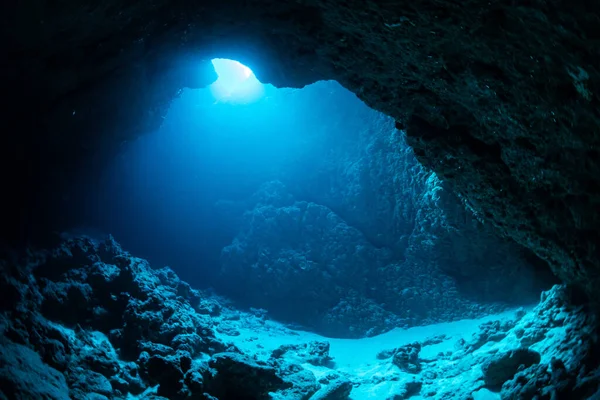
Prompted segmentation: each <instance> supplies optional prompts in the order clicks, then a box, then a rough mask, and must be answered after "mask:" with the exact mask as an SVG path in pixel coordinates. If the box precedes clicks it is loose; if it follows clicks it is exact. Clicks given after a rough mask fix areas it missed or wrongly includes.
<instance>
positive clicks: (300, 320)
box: [64, 58, 554, 337]
mask: <svg viewBox="0 0 600 400" xmlns="http://www.w3.org/2000/svg"><path fill="white" fill-rule="evenodd" d="M211 63H212V65H213V66H214V69H215V72H216V77H217V78H216V80H215V81H214V82H212V83H211V84H210V85H208V86H207V87H204V88H200V89H186V90H184V91H183V92H182V93H181V95H180V96H179V97H178V98H177V99H175V100H174V101H173V102H172V104H171V106H170V108H169V111H168V113H167V114H166V115H165V117H164V121H163V122H162V124H161V127H160V129H158V130H157V131H156V132H153V133H150V134H147V135H144V136H142V137H140V138H138V139H137V140H135V141H131V142H128V143H125V144H124V145H123V146H122V148H121V149H120V152H119V154H118V155H117V156H116V157H114V159H113V161H112V162H111V163H110V164H109V166H108V167H107V168H106V169H105V171H104V172H103V174H102V179H101V180H100V181H99V182H98V183H97V184H94V185H91V186H89V185H88V186H87V187H86V188H85V190H84V192H85V193H84V195H83V196H80V198H81V197H83V200H82V201H81V202H80V203H79V204H78V206H77V207H78V208H79V210H80V214H81V215H80V217H79V218H78V220H79V221H83V224H80V225H78V226H71V227H69V228H70V229H68V232H69V233H65V234H64V236H66V237H73V236H75V235H79V234H88V235H89V236H93V237H96V238H99V237H101V236H104V235H105V234H108V233H110V234H112V235H113V236H114V237H115V238H116V240H117V241H118V242H119V243H121V244H122V245H123V247H124V248H125V249H126V250H128V251H131V252H132V253H133V254H135V255H137V256H140V257H143V258H145V259H148V260H149V261H150V262H151V264H152V265H154V266H163V265H168V266H170V267H171V268H172V269H173V270H174V271H175V272H176V273H177V274H178V275H179V276H180V277H181V279H183V280H185V281H187V282H189V283H190V284H191V285H192V286H193V287H197V288H202V289H208V288H211V289H214V290H215V291H216V293H219V294H221V295H224V296H226V297H228V298H230V299H232V300H233V301H235V302H236V304H237V306H238V307H242V308H256V309H264V310H266V311H267V312H268V313H269V315H270V316H271V317H272V318H275V319H277V320H280V321H283V322H286V323H292V324H298V325H299V326H303V327H304V328H305V329H308V330H313V331H315V332H318V333H320V334H325V335H328V336H331V337H361V336H373V335H376V334H378V333H382V332H386V331H389V330H390V329H394V328H397V327H410V326H415V325H426V324H431V323H435V322H443V321H448V320H454V319H459V318H475V317H480V316H483V315H486V314H488V313H491V312H496V311H501V310H504V309H509V308H511V307H516V306H522V305H528V304H532V303H533V302H535V301H536V300H537V299H538V297H539V293H540V291H541V290H542V289H545V288H548V287H549V286H550V285H551V283H553V282H554V278H553V277H552V276H551V274H550V273H549V271H548V268H547V266H546V265H545V264H544V263H543V262H540V261H539V260H537V259H536V257H535V256H534V257H531V254H530V253H529V252H528V250H526V249H524V248H522V247H520V246H518V245H516V244H515V243H513V242H511V241H509V240H506V239H501V238H499V237H497V235H496V233H495V232H494V231H493V229H491V227H490V226H487V225H485V224H482V223H481V222H480V221H479V220H478V219H477V217H476V216H475V215H474V214H472V213H471V211H469V210H467V209H466V208H465V207H464V205H463V201H462V199H461V198H460V197H458V196H457V195H456V194H454V193H453V191H452V190H451V188H450V187H449V186H448V185H447V184H446V183H445V182H444V181H443V180H441V179H439V178H438V177H437V176H436V175H435V173H433V172H431V171H429V170H427V169H426V168H424V167H423V166H421V165H420V163H419V162H418V161H417V160H416V158H415V156H414V154H413V152H412V150H411V149H410V148H409V146H408V145H407V144H406V142H405V137H404V132H403V131H400V130H398V129H396V125H395V123H394V121H393V120H392V119H391V118H389V117H387V116H385V115H383V114H381V113H379V112H377V111H374V110H372V109H371V108H370V107H368V106H367V105H365V104H364V103H363V102H362V101H361V100H359V99H358V98H357V97H356V96H355V95H354V94H353V93H352V92H350V91H348V90H347V89H345V88H344V87H342V86H341V85H340V84H339V83H337V82H335V81H319V82H316V83H314V84H311V85H308V86H306V87H304V88H302V89H292V88H276V87H274V86H272V85H270V84H263V83H261V82H260V81H259V80H258V79H257V77H256V76H255V75H254V73H253V72H252V70H251V69H250V68H249V67H247V66H245V65H243V64H241V63H240V62H237V61H234V60H230V59H220V58H216V59H213V60H212V61H211ZM68 212H69V213H70V214H74V212H75V211H74V209H73V205H72V204H70V206H69V209H68ZM532 259H535V262H532ZM515 282H516V283H515ZM450 303H453V306H452V307H449V306H448V304H450Z"/></svg>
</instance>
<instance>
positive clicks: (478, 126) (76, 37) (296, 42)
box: [0, 0, 600, 298]
mask: <svg viewBox="0 0 600 400" xmlns="http://www.w3.org/2000/svg"><path fill="white" fill-rule="evenodd" d="M1 14H2V28H1V29H2V36H3V40H2V41H1V43H0V46H1V47H0V50H1V51H2V54H3V57H2V59H3V61H2V63H1V68H2V69H1V70H2V77H3V78H2V83H1V85H2V86H1V89H2V92H3V93H4V94H5V100H6V101H5V102H4V103H5V104H3V107H2V119H3V123H4V125H5V126H6V127H11V128H10V129H9V132H7V134H5V135H3V136H2V146H1V148H2V154H1V156H2V157H1V159H2V165H1V166H2V179H3V182H5V193H8V195H6V196H4V197H3V200H2V202H3V207H2V209H3V218H4V220H5V224H4V226H3V237H5V238H6V239H13V240H15V239H22V238H26V237H27V234H28V232H26V231H23V230H22V229H21V227H22V226H23V222H24V221H29V223H30V226H31V224H32V223H34V225H37V227H36V229H37V230H40V231H44V230H48V229H50V228H51V227H52V226H54V225H55V224H56V223H57V221H53V220H52V218H51V216H52V212H51V210H52V208H53V207H55V206H56V204H59V203H60V200H61V198H62V197H63V196H66V195H68V189H69V187H71V183H72V182H73V180H74V179H75V177H76V171H82V170H83V169H82V167H83V166H84V165H85V166H87V168H91V167H92V166H93V165H94V164H95V163H96V162H97V163H100V164H101V163H102V162H103V161H105V160H106V158H107V157H108V155H110V154H111V152H112V151H114V149H115V148H116V147H118V145H119V143H121V142H122V141H123V140H127V139H131V138H133V137H135V136H136V135H139V134H143V133H144V132H148V131H150V130H152V129H154V128H155V127H156V126H157V125H158V124H160V121H161V119H162V117H163V116H164V112H165V110H166V108H167V107H168V103H169V101H170V99H171V98H172V97H173V96H175V95H176V94H177V92H178V91H179V90H180V89H181V88H182V87H184V86H189V87H197V86H202V85H206V84H207V83H209V82H210V80H211V79H213V77H214V75H211V73H210V72H206V73H202V72H201V71H202V68H209V59H210V58H211V57H213V56H221V57H229V58H234V59H238V60H240V61H242V62H244V63H247V64H248V65H250V66H251V67H252V68H253V69H254V70H255V71H256V73H257V75H258V77H259V78H260V79H261V80H263V81H265V82H272V83H274V84H276V85H280V86H296V87H299V86H302V85H304V84H307V83H310V82H314V81H316V80H319V79H335V80H337V81H339V82H340V83H341V84H342V85H344V86H345V87H347V88H349V89H351V90H352V91H353V92H355V93H356V94H357V95H358V96H359V97H360V98H361V99H363V100H364V101H365V102H366V103H367V104H368V105H370V106H371V107H373V108H375V109H378V110H380V111H383V112H384V113H386V114H388V115H390V116H392V117H393V118H395V120H396V121H397V123H398V126H399V127H401V128H405V129H406V132H407V141H408V143H409V145H411V146H412V147H413V148H414V150H415V154H416V156H417V158H418V159H419V160H420V161H421V162H422V163H423V164H424V165H426V166H428V167H430V168H432V169H433V170H434V171H435V172H436V173H437V174H438V176H439V177H440V178H442V179H444V180H446V181H448V182H450V183H451V184H452V187H453V190H455V191H456V192H457V193H459V194H460V195H461V196H463V197H464V198H465V199H467V200H468V202H469V204H470V206H471V207H472V208H474V209H475V210H477V212H478V213H480V214H481V215H482V216H483V218H485V219H486V220H487V221H490V222H491V223H493V224H494V225H495V226H496V227H497V228H498V229H500V230H501V231H502V232H505V233H507V234H508V235H510V236H511V237H513V238H514V239H515V240H516V241H517V242H519V243H521V244H523V245H525V246H527V247H529V248H530V249H532V250H533V251H534V252H535V253H536V254H538V255H539V256H541V257H543V258H544V259H546V260H548V261H549V262H550V264H551V266H552V267H553V269H554V270H555V272H556V273H557V274H558V275H559V276H560V277H561V278H562V279H563V280H565V281H566V282H569V283H573V284H576V285H577V286H578V287H580V288H582V289H584V291H585V292H586V293H587V294H588V295H591V296H592V297H593V298H596V297H597V295H598V292H597V291H594V290H593V288H594V287H596V286H597V284H598V283H599V280H600V278H599V274H598V268H599V263H600V248H599V247H598V246H597V243H598V242H599V239H600V237H599V235H600V234H599V233H598V232H599V231H598V229H597V227H598V223H599V222H600V221H599V220H600V212H599V211H598V210H599V209H600V207H599V203H600V178H599V177H600V166H599V163H598V159H599V158H600V157H599V156H600V151H599V144H600V135H599V134H598V121H599V118H600V115H599V113H600V111H598V110H599V109H600V108H599V107H598V90H599V88H600V73H599V71H598V68H597V65H596V60H597V57H598V55H599V53H600V45H599V44H598V40H597V39H598V37H599V36H600V31H599V29H598V26H599V24H598V19H599V14H600V5H598V4H595V3H590V2H587V1H583V0H582V1H568V2H567V1H560V0H557V1H552V2H546V1H530V2H526V3H521V4H519V5H515V4H514V2H512V1H508V0H499V1H494V2H488V1H485V2H484V1H479V0H473V1H470V2H467V3H464V2H462V3H460V4H457V3H455V2H452V1H445V0H442V1H439V0H423V1H417V2H406V1H399V2H394V3H389V2H375V1H360V2H356V1H317V0H306V1H305V0H302V1H279V2H276V3H272V2H270V1H266V0H254V1H250V2H248V1H239V0H227V1H221V2H216V3H202V4H197V3H191V2H186V1H175V2H166V1H160V0H159V1H153V2H149V3H143V4H142V3H127V4H125V3H121V2H117V1H110V2H104V3H102V4H101V5H99V4H97V3H95V2H91V1H83V2H77V3H72V2H63V3H61V4H60V5H54V6H53V7H52V8H50V7H49V6H46V5H45V4H44V3H42V2H39V1H35V0H29V1H26V2H18V3H15V2H12V3H9V2H5V3H3V5H2V13H1ZM199 71H200V72H199ZM85 171H86V173H88V174H89V173H90V172H89V169H88V170H85ZM29 233H30V232H29Z"/></svg>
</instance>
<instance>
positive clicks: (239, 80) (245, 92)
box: [210, 58, 264, 103]
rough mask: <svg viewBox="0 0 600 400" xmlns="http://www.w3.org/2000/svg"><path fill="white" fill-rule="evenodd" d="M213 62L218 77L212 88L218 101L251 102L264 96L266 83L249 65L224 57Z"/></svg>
mask: <svg viewBox="0 0 600 400" xmlns="http://www.w3.org/2000/svg"><path fill="white" fill-rule="evenodd" d="M212 63H213V66H214V67H215V71H216V72H217V75H218V78H217V80H216V81H215V82H214V83H213V84H212V85H210V90H211V92H212V94H213V96H214V97H215V99H216V100H217V101H219V102H234V103H251V102H254V101H256V100H258V99H260V98H261V97H262V96H263V93H264V85H263V84H262V83H260V81H259V80H258V79H256V76H255V75H254V73H253V72H252V70H251V69H250V68H248V67H247V66H245V65H243V64H241V63H240V62H238V61H234V60H226V59H222V58H215V59H214V60H212Z"/></svg>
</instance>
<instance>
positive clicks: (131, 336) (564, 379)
mask: <svg viewBox="0 0 600 400" xmlns="http://www.w3.org/2000/svg"><path fill="white" fill-rule="evenodd" d="M0 272H1V274H0V295H1V296H2V298H1V300H2V301H1V302H0V307H1V309H0V344H1V345H2V346H1V347H0V383H1V385H0V398H6V399H29V398H31V399H38V398H45V399H55V400H62V399H75V400H79V399H82V400H83V399H90V398H93V399H110V400H113V399H115V400H116V399H123V398H137V399H140V400H150V399H154V400H157V399H163V398H167V399H171V400H180V399H204V400H215V399H217V400H246V399H247V400H259V399H273V400H284V399H286V400H301V399H302V400H309V399H310V400H317V399H319V400H348V399H355V398H358V399H363V398H373V396H375V398H381V399H389V400H392V399H394V400H397V399H409V398H411V397H412V396H416V395H420V396H423V397H426V398H431V399H432V400H463V399H465V398H471V396H474V395H475V393H478V392H482V391H489V389H494V390H496V391H497V393H496V394H495V396H496V397H495V398H498V397H500V398H501V399H520V398H523V399H529V398H540V399H551V398H552V399H554V398H577V399H588V398H595V397H594V396H598V394H599V393H600V392H599V389H600V379H599V376H600V372H599V369H598V365H597V355H598V352H599V347H598V345H599V342H598V334H597V332H598V324H597V319H596V318H594V317H593V316H590V314H589V313H588V312H587V310H586V309H585V307H583V306H576V305H573V304H572V302H571V300H570V299H571V297H572V293H571V292H570V291H569V290H568V289H567V288H565V287H564V286H555V287H553V288H552V289H551V290H550V291H547V292H544V294H543V295H542V298H541V301H540V304H539V305H537V306H536V307H535V308H534V309H532V310H530V311H524V310H520V311H517V312H515V313H514V316H513V317H512V318H511V319H507V317H506V316H498V318H499V319H491V320H488V321H487V322H483V323H481V324H480V325H479V327H477V325H473V326H471V325H469V324H467V325H465V324H463V325H457V326H454V327H452V323H451V324H447V325H444V326H442V325H440V326H439V327H438V328H437V329H438V330H439V329H441V330H442V331H447V333H448V334H446V333H444V334H437V335H435V336H433V337H429V338H428V337H426V336H423V335H421V336H420V337H419V339H418V341H416V342H415V341H412V340H409V338H410V335H411V334H410V333H408V332H405V333H402V332H400V333H398V332H397V333H396V336H392V337H391V338H392V339H394V340H390V337H384V336H382V337H378V338H366V339H360V340H356V341H351V340H350V341H349V340H347V339H327V340H325V339H324V338H323V337H319V336H318V335H314V334H310V333H307V332H302V331H295V330H292V329H289V328H287V327H285V326H283V325H281V324H279V323H276V322H274V321H270V320H267V319H266V318H265V316H264V314H263V313H261V312H260V311H258V310H255V311H254V314H252V313H244V312H240V311H237V310H235V309H234V308H232V307H231V306H230V304H229V303H228V302H227V301H225V300H224V299H221V298H217V297H214V296H212V295H210V294H208V293H204V292H199V291H197V290H195V289H192V288H191V287H190V286H189V285H188V284H187V283H185V282H183V281H181V280H180V279H179V278H178V277H177V275H176V274H174V273H173V271H172V270H170V269H169V268H167V267H165V268H161V269H152V268H151V267H150V265H149V264H148V263H147V262H146V261H145V260H142V259H139V258H136V257H133V256H132V255H130V254H128V253H127V252H125V251H123V250H122V249H121V248H120V246H119V245H118V244H117V243H116V242H115V241H114V240H113V239H112V238H108V239H107V240H105V241H102V242H94V241H92V240H90V239H89V238H83V237H82V238H74V239H70V240H66V241H64V242H62V243H61V244H60V246H58V247H56V248H51V249H47V250H33V249H31V251H30V252H29V253H28V254H27V255H26V256H24V257H17V256H14V257H13V258H12V259H6V260H2V261H1V262H0ZM74 305H77V306H78V307H77V321H74V320H73V316H72V315H71V314H70V313H69V312H67V311H68V310H69V309H73V308H74ZM494 318H496V317H494ZM225 326H227V327H228V329H225V330H224V329H221V328H223V327H225ZM460 326H462V329H461V328H460ZM457 327H458V329H457ZM465 329H466V330H465ZM423 332H425V331H423ZM405 335H408V336H405ZM459 338H460V339H459ZM372 339H373V340H372ZM413 339H414V337H413ZM457 339H458V340H457ZM375 343H378V345H376V346H374V344H375ZM385 343H388V344H392V347H391V348H387V349H386V348H385ZM365 348H367V349H368V350H366V351H365ZM565 396H566V397H565ZM569 396H571V397H569Z"/></svg>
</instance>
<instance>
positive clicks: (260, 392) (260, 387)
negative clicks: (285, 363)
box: [204, 353, 292, 400]
mask: <svg viewBox="0 0 600 400" xmlns="http://www.w3.org/2000/svg"><path fill="white" fill-rule="evenodd" d="M208 365H209V367H210V368H211V369H212V371H210V373H208V374H207V375H206V376H205V377H204V381H205V386H206V391H207V392H208V393H210V394H211V395H213V396H215V397H217V398H218V399H219V400H234V399H250V398H252V399H257V400H261V399H265V400H266V399H268V398H269V392H274V391H277V390H284V389H288V388H290V387H291V386H292V384H291V383H290V382H289V381H288V382H286V381H284V380H283V379H282V378H281V377H279V376H278V375H277V370H276V369H275V368H273V367H269V366H265V365H259V364H257V363H256V362H254V361H253V360H251V359H250V358H248V357H246V356H244V355H241V354H238V353H219V354H215V355H214V356H213V357H212V358H211V359H210V361H209V363H208Z"/></svg>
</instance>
